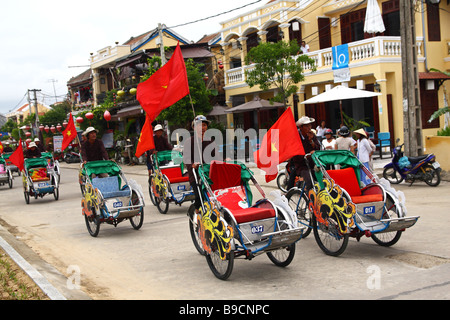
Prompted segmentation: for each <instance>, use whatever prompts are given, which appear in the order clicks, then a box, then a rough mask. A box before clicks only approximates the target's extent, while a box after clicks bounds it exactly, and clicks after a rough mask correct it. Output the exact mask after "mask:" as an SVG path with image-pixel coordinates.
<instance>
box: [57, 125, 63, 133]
mask: <svg viewBox="0 0 450 320" xmlns="http://www.w3.org/2000/svg"><path fill="white" fill-rule="evenodd" d="M61 129H62V126H61V124H59V123H58V125H57V126H56V130H58V131H59V132H61Z"/></svg>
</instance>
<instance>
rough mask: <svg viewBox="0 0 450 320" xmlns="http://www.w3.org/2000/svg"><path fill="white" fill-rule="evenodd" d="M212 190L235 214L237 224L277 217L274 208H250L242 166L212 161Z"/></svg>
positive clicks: (210, 173)
mask: <svg viewBox="0 0 450 320" xmlns="http://www.w3.org/2000/svg"><path fill="white" fill-rule="evenodd" d="M209 178H210V179H211V181H212V184H211V190H212V191H213V193H214V195H215V196H216V198H217V200H218V201H219V202H220V203H221V204H222V205H223V206H224V207H225V208H227V209H228V210H230V212H231V213H232V214H233V216H234V218H235V219H236V222H237V223H245V222H250V221H256V220H262V219H268V218H273V217H275V210H274V209H273V207H272V206H269V207H268V206H265V207H250V204H249V203H248V195H247V193H246V190H245V187H244V185H243V183H242V179H241V166H240V165H238V164H233V163H226V162H221V161H212V162H211V165H210V170H209Z"/></svg>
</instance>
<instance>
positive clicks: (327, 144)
mask: <svg viewBox="0 0 450 320" xmlns="http://www.w3.org/2000/svg"><path fill="white" fill-rule="evenodd" d="M322 146H323V150H330V149H331V150H334V147H335V146H336V139H331V141H330V142H328V140H327V139H323V140H322ZM327 147H331V148H327Z"/></svg>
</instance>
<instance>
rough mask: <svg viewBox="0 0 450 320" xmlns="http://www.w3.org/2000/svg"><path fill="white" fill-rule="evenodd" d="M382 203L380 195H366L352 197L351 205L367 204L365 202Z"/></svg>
mask: <svg viewBox="0 0 450 320" xmlns="http://www.w3.org/2000/svg"><path fill="white" fill-rule="evenodd" d="M378 201H383V195H382V194H368V195H362V196H352V202H353V203H367V202H378Z"/></svg>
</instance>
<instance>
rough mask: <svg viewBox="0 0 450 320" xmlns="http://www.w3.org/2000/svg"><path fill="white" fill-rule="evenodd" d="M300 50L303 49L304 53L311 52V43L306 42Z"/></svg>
mask: <svg viewBox="0 0 450 320" xmlns="http://www.w3.org/2000/svg"><path fill="white" fill-rule="evenodd" d="M300 50H301V51H302V53H307V52H309V45H307V44H305V46H304V47H303V46H301V47H300Z"/></svg>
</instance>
